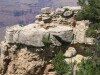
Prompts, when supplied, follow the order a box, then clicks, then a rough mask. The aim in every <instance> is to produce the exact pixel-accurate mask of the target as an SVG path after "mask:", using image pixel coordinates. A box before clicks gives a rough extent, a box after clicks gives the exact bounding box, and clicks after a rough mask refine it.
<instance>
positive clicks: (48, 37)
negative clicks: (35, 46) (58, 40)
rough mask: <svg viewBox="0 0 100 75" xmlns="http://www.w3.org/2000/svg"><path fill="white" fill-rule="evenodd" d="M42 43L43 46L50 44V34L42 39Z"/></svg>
mask: <svg viewBox="0 0 100 75" xmlns="http://www.w3.org/2000/svg"><path fill="white" fill-rule="evenodd" d="M42 42H43V43H44V45H50V44H51V40H50V34H49V36H47V37H43V39H42Z"/></svg>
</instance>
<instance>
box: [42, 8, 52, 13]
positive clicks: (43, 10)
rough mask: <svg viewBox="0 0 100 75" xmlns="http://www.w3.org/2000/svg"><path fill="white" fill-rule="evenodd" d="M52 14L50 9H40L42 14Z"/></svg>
mask: <svg viewBox="0 0 100 75" xmlns="http://www.w3.org/2000/svg"><path fill="white" fill-rule="evenodd" d="M51 12H52V9H51V8H50V7H45V8H42V9H41V13H42V14H50V13H51Z"/></svg>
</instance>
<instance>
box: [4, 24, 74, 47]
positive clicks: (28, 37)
mask: <svg viewBox="0 0 100 75" xmlns="http://www.w3.org/2000/svg"><path fill="white" fill-rule="evenodd" d="M34 26H35V24H33V25H27V26H24V27H22V28H21V29H18V30H14V29H13V28H12V29H11V31H12V30H13V32H11V31H7V32H6V36H5V37H6V41H7V42H8V43H21V44H26V45H32V46H36V47H43V46H45V45H44V43H43V37H48V36H49V35H50V40H51V41H52V43H53V45H56V46H60V45H62V44H63V42H71V41H72V37H73V30H72V28H70V27H67V26H56V27H51V28H49V29H44V28H38V27H36V28H34ZM16 29H17V27H16Z"/></svg>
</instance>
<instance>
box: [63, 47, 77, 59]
mask: <svg viewBox="0 0 100 75" xmlns="http://www.w3.org/2000/svg"><path fill="white" fill-rule="evenodd" d="M76 53H77V51H76V49H75V48H74V47H69V48H68V50H66V52H65V54H64V56H65V57H68V58H70V57H72V56H75V55H76Z"/></svg>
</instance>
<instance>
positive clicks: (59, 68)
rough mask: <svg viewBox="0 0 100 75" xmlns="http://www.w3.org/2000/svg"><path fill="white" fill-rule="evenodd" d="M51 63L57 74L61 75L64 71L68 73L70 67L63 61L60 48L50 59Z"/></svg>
mask: <svg viewBox="0 0 100 75" xmlns="http://www.w3.org/2000/svg"><path fill="white" fill-rule="evenodd" d="M52 64H53V66H54V68H55V70H56V72H57V75H63V74H65V73H68V72H69V70H70V68H69V65H67V64H66V63H65V62H64V57H63V52H62V51H61V50H60V51H59V52H58V54H57V55H56V57H55V58H54V59H53V60H52Z"/></svg>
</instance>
